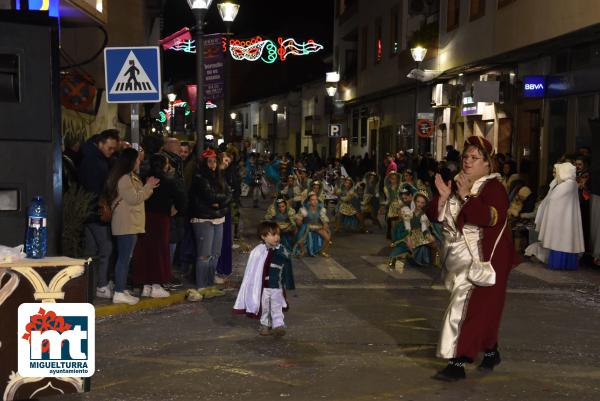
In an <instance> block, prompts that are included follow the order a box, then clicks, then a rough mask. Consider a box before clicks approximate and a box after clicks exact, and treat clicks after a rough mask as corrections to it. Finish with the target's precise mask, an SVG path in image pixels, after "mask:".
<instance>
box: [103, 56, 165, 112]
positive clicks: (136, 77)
mask: <svg viewBox="0 0 600 401" xmlns="http://www.w3.org/2000/svg"><path fill="white" fill-rule="evenodd" d="M104 76H105V79H106V102H107V103H156V102H160V101H161V100H162V94H161V80H160V55H159V49H158V46H145V47H107V48H105V49H104Z"/></svg>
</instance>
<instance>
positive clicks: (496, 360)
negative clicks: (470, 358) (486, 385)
mask: <svg viewBox="0 0 600 401" xmlns="http://www.w3.org/2000/svg"><path fill="white" fill-rule="evenodd" d="M501 361H502V359H501V358H500V352H499V351H498V348H497V347H496V348H494V349H492V350H488V351H485V353H484V354H483V360H482V361H481V364H480V365H479V366H478V367H477V369H478V370H479V371H481V372H486V373H487V372H491V371H492V370H494V367H495V366H496V365H500V362H501Z"/></svg>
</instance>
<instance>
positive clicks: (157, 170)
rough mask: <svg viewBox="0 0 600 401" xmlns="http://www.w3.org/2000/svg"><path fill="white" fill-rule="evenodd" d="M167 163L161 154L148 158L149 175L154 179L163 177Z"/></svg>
mask: <svg viewBox="0 0 600 401" xmlns="http://www.w3.org/2000/svg"><path fill="white" fill-rule="evenodd" d="M167 163H168V161H167V156H165V155H163V154H161V153H155V154H153V155H152V156H150V175H153V176H155V177H157V176H162V175H164V174H165V166H166V165H167Z"/></svg>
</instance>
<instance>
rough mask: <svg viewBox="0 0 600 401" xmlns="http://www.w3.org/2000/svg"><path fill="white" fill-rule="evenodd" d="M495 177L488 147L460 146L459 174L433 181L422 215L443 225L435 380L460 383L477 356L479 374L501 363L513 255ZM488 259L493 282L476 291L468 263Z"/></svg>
mask: <svg viewBox="0 0 600 401" xmlns="http://www.w3.org/2000/svg"><path fill="white" fill-rule="evenodd" d="M499 177H500V175H499V174H497V173H496V168H495V166H494V160H493V147H492V145H491V144H490V143H489V142H488V141H487V140H486V139H485V138H483V137H479V136H472V137H469V138H468V139H467V140H466V141H465V146H464V150H463V154H462V169H461V171H460V172H459V173H458V175H457V176H456V177H455V178H454V182H451V181H448V182H447V183H445V182H444V181H443V180H442V178H441V176H440V175H439V174H437V175H436V177H435V186H436V188H437V191H438V195H437V196H435V197H434V198H433V200H432V202H431V203H430V205H429V208H428V211H427V214H428V217H429V219H430V220H431V221H438V222H440V224H441V225H442V232H443V241H442V261H443V269H444V284H445V286H446V288H447V289H448V290H449V291H450V292H451V295H450V304H449V305H448V308H447V310H446V313H445V315H444V321H443V324H442V331H441V335H440V341H439V344H438V349H437V355H438V357H440V358H444V359H448V360H449V361H448V365H447V366H446V367H445V368H444V369H442V370H441V371H439V372H438V373H437V374H436V375H435V376H434V377H433V378H434V379H438V380H444V381H456V380H459V379H464V378H465V369H464V364H465V363H472V362H473V361H474V360H475V358H476V357H477V355H478V354H479V353H480V352H483V353H484V358H483V361H482V362H481V364H480V365H479V369H480V370H482V371H488V372H489V371H491V370H493V369H494V366H496V365H498V364H499V363H500V353H499V352H498V330H499V327H500V319H501V317H502V309H503V308H504V300H505V297H506V284H507V281H508V274H509V272H510V270H511V268H512V267H513V262H514V255H515V254H514V248H513V244H512V240H511V235H510V230H509V229H508V228H507V227H506V215H507V211H508V207H509V202H508V195H507V193H506V190H505V189H504V187H503V186H502V184H501V183H500V181H499ZM497 240H498V241H497ZM496 242H497V246H496V248H495V251H492V250H493V249H494V245H495V244H496ZM492 254H493V257H491V263H492V266H493V268H494V270H495V272H496V282H495V284H494V285H491V286H489V287H481V286H476V285H475V284H473V283H472V282H471V281H470V280H469V278H468V274H469V269H470V266H471V263H472V261H473V260H474V259H479V260H481V261H489V260H490V256H492Z"/></svg>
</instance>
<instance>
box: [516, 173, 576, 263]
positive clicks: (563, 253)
mask: <svg viewBox="0 0 600 401" xmlns="http://www.w3.org/2000/svg"><path fill="white" fill-rule="evenodd" d="M575 175H576V172H575V166H574V165H572V164H571V163H560V164H555V165H554V180H552V182H551V183H550V190H549V191H548V195H546V197H545V198H544V200H543V201H542V203H541V204H540V206H539V208H538V211H537V215H536V217H535V227H536V231H537V232H538V233H539V235H538V239H539V242H536V243H534V244H531V245H530V246H528V247H527V249H526V250H525V255H527V256H531V255H533V256H536V257H537V258H538V259H539V260H541V261H542V262H544V263H547V265H548V268H549V269H553V270H575V269H577V265H578V257H579V254H581V253H582V252H584V250H585V247H584V241H583V228H582V224H581V210H580V209H579V198H578V192H577V181H576V179H575Z"/></svg>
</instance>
